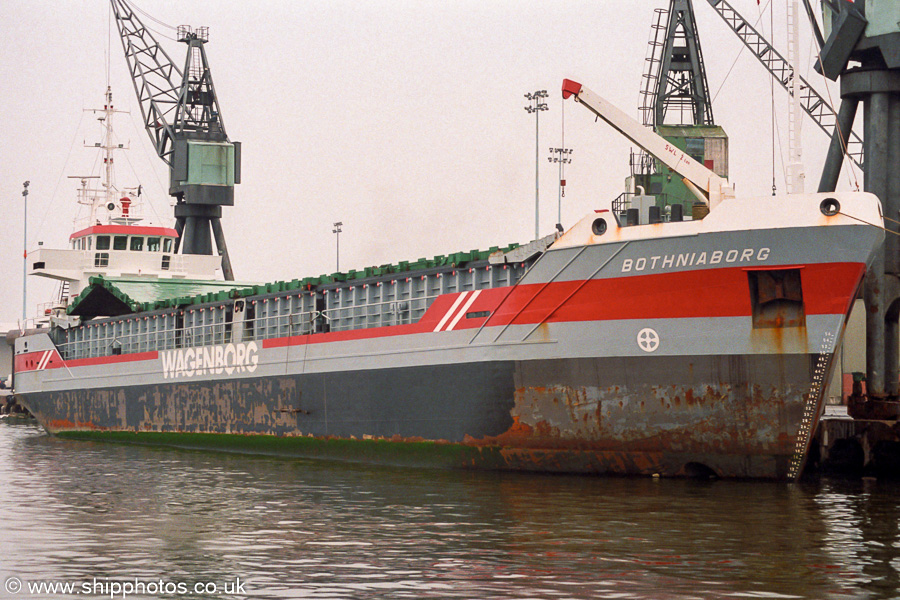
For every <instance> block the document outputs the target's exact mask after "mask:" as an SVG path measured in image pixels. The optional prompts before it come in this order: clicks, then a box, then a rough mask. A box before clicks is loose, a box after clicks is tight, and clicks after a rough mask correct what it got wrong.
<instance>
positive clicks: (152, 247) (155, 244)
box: [147, 237, 159, 252]
mask: <svg viewBox="0 0 900 600" xmlns="http://www.w3.org/2000/svg"><path fill="white" fill-rule="evenodd" d="M147 250H148V251H149V252H159V238H158V237H152V238H147Z"/></svg>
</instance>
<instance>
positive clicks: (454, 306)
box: [434, 292, 469, 331]
mask: <svg viewBox="0 0 900 600" xmlns="http://www.w3.org/2000/svg"><path fill="white" fill-rule="evenodd" d="M468 293H469V292H463V293H462V294H460V295H459V296H458V297H457V298H456V302H454V303H453V306H451V307H450V310H448V311H447V314H445V315H444V318H443V319H441V322H440V323H438V324H437V327H435V328H434V330H435V331H440V330H441V329H442V328H443V327H444V324H445V323H446V322H447V319H449V318H450V317H451V316H453V313H454V311H456V308H457V307H458V306H459V305H460V304H461V303H462V301H463V300H465V298H466V295H468Z"/></svg>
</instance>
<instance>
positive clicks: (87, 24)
mask: <svg viewBox="0 0 900 600" xmlns="http://www.w3.org/2000/svg"><path fill="white" fill-rule="evenodd" d="M136 3H137V5H138V6H139V7H140V8H141V9H143V10H144V11H146V12H148V13H150V14H152V15H153V16H154V17H155V18H157V19H158V20H159V21H162V22H163V23H166V24H168V25H173V26H175V25H179V24H188V25H192V26H200V25H205V26H208V27H209V32H210V41H209V44H208V45H207V53H208V56H209V60H210V63H211V67H212V73H213V79H214V81H215V85H216V90H217V92H218V95H219V100H220V103H221V107H222V114H223V117H224V121H225V125H226V128H227V131H228V134H229V137H230V138H231V139H232V140H236V141H240V142H242V143H243V165H242V175H243V182H242V183H241V184H240V185H239V186H238V187H237V191H236V200H235V206H234V207H230V208H229V207H226V208H225V209H224V217H223V226H224V230H225V234H226V237H227V239H228V246H229V250H230V252H231V256H232V262H233V265H234V270H235V274H236V277H237V279H239V280H244V281H272V280H277V279H292V278H295V277H304V276H309V275H318V274H321V273H330V272H332V271H334V268H335V239H334V237H335V236H334V235H333V234H332V232H331V231H332V223H333V222H334V221H343V223H344V226H343V230H344V233H343V234H342V235H341V267H342V270H347V269H351V268H362V267H366V266H371V265H378V264H383V263H387V262H398V261H400V260H415V259H417V258H419V257H423V256H433V255H435V254H446V253H449V252H455V251H459V250H470V249H474V248H478V249H486V248H488V247H490V246H495V245H505V244H508V243H511V242H519V243H525V242H527V241H529V240H531V239H532V238H533V234H534V183H535V182H534V170H535V117H534V116H533V115H529V114H528V113H526V112H525V110H524V106H525V105H526V103H527V101H526V100H525V98H524V97H523V95H524V94H525V93H526V92H531V91H535V90H538V89H547V90H548V91H549V92H550V98H549V99H548V100H547V102H548V104H549V109H550V110H549V111H548V112H544V113H541V116H540V144H539V153H540V194H541V232H542V235H543V234H549V233H550V232H552V230H553V224H554V223H555V222H556V214H557V189H558V187H557V169H556V167H555V166H554V165H550V164H549V163H548V162H547V157H548V155H549V152H548V148H549V147H551V146H559V145H560V141H561V135H562V131H563V127H562V120H563V115H565V145H566V146H567V147H570V148H572V149H573V150H574V153H573V159H574V162H573V163H572V164H571V165H569V166H568V167H567V173H566V179H567V187H566V197H565V198H564V199H563V205H562V222H563V224H564V225H565V226H567V227H568V226H571V225H572V224H573V223H574V222H575V221H577V220H578V219H579V218H581V217H582V216H583V215H584V214H586V213H588V212H589V211H591V210H593V209H596V208H608V207H609V204H610V202H611V200H613V199H614V198H615V197H616V196H618V195H619V194H620V193H621V192H622V191H623V190H624V179H625V177H626V176H627V175H628V172H629V168H628V152H629V148H630V144H629V143H628V142H627V141H625V140H624V139H622V138H621V137H620V136H619V135H618V134H616V133H615V132H614V131H612V130H611V129H610V128H609V127H608V126H606V125H605V124H603V123H595V122H594V120H593V118H592V116H591V115H590V114H589V113H588V111H587V110H586V109H585V108H584V107H581V106H578V105H575V104H574V103H572V101H571V100H570V101H568V102H567V105H566V106H565V110H564V111H563V107H562V100H561V94H560V93H559V89H560V85H561V82H562V79H563V78H570V79H575V80H577V81H580V82H581V83H583V84H585V85H586V86H588V87H590V88H592V89H594V91H596V92H598V93H600V94H601V95H604V96H606V97H607V98H608V99H609V100H611V101H612V102H614V103H615V104H617V105H618V106H619V107H620V108H622V109H623V110H625V111H626V112H628V113H630V114H632V115H634V116H635V117H637V114H638V113H637V106H638V103H639V89H640V84H641V75H642V73H643V71H644V68H645V57H646V55H647V51H648V44H647V40H648V38H649V35H650V24H651V22H652V21H653V15H654V9H657V8H663V7H665V6H668V1H667V0H636V1H634V2H621V1H613V0H592V1H579V0H566V1H565V2H562V1H560V2H553V1H550V0H543V1H541V2H537V1H532V0H517V1H497V0H478V1H474V0H470V1H453V0H451V1H449V2H448V1H443V2H433V1H428V0H426V1H421V2H411V1H378V2H375V1H371V2H367V1H359V0H355V1H352V2H351V1H330V2H306V1H303V0H293V1H264V0H260V1H256V2H246V1H240V2H238V1H231V0H217V1H211V0H196V1H194V0H184V1H181V2H177V3H176V2H165V1H163V0H139V1H137V2H136ZM732 3H733V5H734V6H735V8H737V9H738V10H739V11H741V12H742V13H743V14H744V15H745V16H747V17H748V18H751V19H752V20H756V19H757V17H758V16H759V10H760V7H758V6H757V2H756V0H733V2H732ZM765 4H766V3H765V2H763V5H765ZM777 4H778V5H779V8H776V15H775V20H776V28H775V34H774V40H775V43H776V45H777V46H778V47H779V48H780V49H781V51H782V53H783V54H786V43H785V39H786V38H785V35H786V34H785V30H784V25H783V23H784V21H785V17H784V8H783V4H784V2H780V1H779V2H777ZM695 11H696V17H697V21H698V28H699V31H700V38H701V42H702V45H703V53H704V59H705V62H706V68H707V75H708V78H709V84H710V88H711V90H712V92H713V93H717V92H718V95H717V97H716V99H715V103H714V107H713V110H714V114H715V118H716V121H717V123H718V124H719V125H722V126H723V127H724V128H725V129H726V132H727V133H728V134H729V136H730V167H731V172H730V175H731V177H730V178H731V180H732V182H733V183H735V184H736V186H737V191H738V193H740V194H750V195H766V194H770V193H771V186H772V168H771V161H772V157H771V153H772V143H771V134H770V127H771V110H770V102H771V96H770V87H769V83H770V82H769V75H768V73H766V72H765V71H764V69H763V68H762V66H761V65H759V64H758V63H757V62H756V59H755V58H754V57H753V56H752V55H751V54H750V53H749V52H746V51H745V52H743V53H741V54H740V56H739V52H740V50H741V44H740V42H739V41H738V40H737V39H736V37H735V36H734V34H733V33H732V32H731V31H730V30H729V29H727V28H726V26H725V24H724V22H723V21H722V20H721V19H720V18H719V16H718V15H717V14H716V13H715V11H714V10H713V9H712V8H711V7H710V6H709V5H708V4H707V2H705V1H703V0H697V1H696V2H695ZM768 22H769V17H768V15H766V16H764V18H763V19H762V23H761V25H760V28H761V29H762V30H763V31H764V32H765V33H766V35H767V36H768V37H770V38H772V36H771V35H769V27H768ZM779 23H781V25H779ZM148 24H149V22H148ZM804 25H806V22H805V20H804ZM154 27H155V28H156V29H157V30H159V31H161V32H163V33H165V34H166V35H169V36H171V37H174V33H173V31H172V30H169V29H167V28H165V27H162V26H157V25H154ZM0 30H2V40H3V45H2V52H0V77H2V79H0V81H2V86H0V135H2V138H0V174H2V177H0V190H2V202H0V219H2V223H3V229H2V232H3V234H2V237H0V252H2V261H0V282H2V283H0V289H2V293H0V322H9V321H15V320H16V319H17V318H19V317H20V316H21V310H22V308H21V306H22V300H21V293H22V284H21V279H22V220H23V205H22V196H21V190H22V187H21V184H22V182H23V181H25V180H30V181H31V188H30V190H31V194H30V196H29V203H28V246H29V248H34V247H36V246H37V243H38V241H43V242H44V245H45V246H47V247H64V246H65V244H66V243H67V241H68V235H69V234H70V233H71V231H72V220H73V218H74V217H75V216H76V212H77V206H76V204H75V188H76V185H77V182H76V181H75V180H70V179H67V177H68V176H70V175H82V174H85V173H87V172H91V171H93V172H94V173H97V172H98V166H97V155H96V153H95V152H93V151H92V150H87V149H84V148H82V143H83V142H87V143H89V144H93V143H94V142H95V141H100V137H99V136H100V129H99V125H98V124H97V122H96V120H95V117H94V116H93V115H91V113H85V112H84V109H87V108H95V107H100V106H102V103H103V94H104V90H105V86H106V79H107V74H106V57H107V52H108V48H110V47H111V68H110V74H111V83H112V86H113V93H114V99H115V104H116V106H117V108H121V109H126V110H130V111H131V114H130V115H120V116H118V117H117V121H116V129H117V138H118V141H119V142H120V143H125V144H130V146H131V148H132V149H131V150H130V151H129V152H128V153H127V158H126V157H124V156H122V157H120V158H119V159H118V164H117V172H118V177H117V180H118V183H119V184H120V185H123V186H125V185H136V184H137V183H141V184H142V185H143V186H144V188H145V193H146V194H147V196H146V197H149V198H151V199H152V200H153V202H152V204H153V207H154V208H155V212H156V214H157V215H158V216H155V215H154V211H153V210H147V211H146V212H147V214H148V216H149V217H150V218H151V219H150V220H152V221H153V222H155V223H160V222H162V223H164V224H167V225H168V224H171V222H172V219H171V217H170V214H171V208H170V206H169V197H168V195H167V193H166V189H165V186H164V183H165V182H167V180H168V171H167V167H166V166H165V165H164V164H163V162H162V161H161V160H160V159H158V158H157V157H156V155H155V154H154V152H153V149H152V147H151V145H150V141H149V138H148V137H147V135H146V133H145V132H144V131H143V129H142V127H141V121H140V111H139V109H138V105H137V100H136V98H135V95H134V89H133V87H132V84H131V81H130V80H129V76H128V70H127V67H126V64H125V59H124V56H123V52H122V46H121V43H120V41H119V39H118V34H117V33H116V31H115V26H114V25H113V37H112V45H111V46H109V45H108V39H109V35H108V34H109V8H108V4H107V3H106V2H105V1H104V0H81V1H76V0H60V1H59V2H37V1H36V0H4V1H3V2H0ZM805 30H808V27H806V28H805ZM161 41H162V42H163V43H165V44H166V47H167V49H168V51H169V53H170V55H172V56H173V58H176V60H177V61H178V62H179V63H180V62H181V61H183V59H184V53H185V48H186V47H185V46H184V45H183V44H179V43H177V42H175V41H171V40H168V39H162V40H161ZM802 47H803V54H804V59H803V61H802V65H803V67H802V72H803V73H804V74H805V75H806V76H807V78H808V79H810V80H811V81H812V82H813V83H814V85H816V86H817V87H818V88H819V89H820V91H823V92H824V83H823V80H822V78H821V76H819V75H817V74H816V73H814V72H813V71H811V69H809V65H811V64H812V61H811V60H810V59H809V58H808V57H809V56H810V52H811V43H810V40H809V36H808V34H807V33H806V32H805V33H804V42H803V44H802ZM736 59H737V62H736V63H735V60H736ZM733 64H734V68H733V71H732V72H731V74H730V75H729V76H727V78H726V75H727V73H728V72H729V69H731V67H732V65H733ZM832 89H833V90H834V91H833V92H832V94H833V96H834V98H835V100H837V97H838V95H837V93H836V88H834V87H833V88H832ZM775 100H776V103H777V105H778V110H779V112H780V114H779V117H778V120H779V122H780V125H781V127H780V130H781V133H782V142H781V147H779V146H778V145H776V152H778V153H779V155H780V154H781V153H782V150H781V148H783V149H784V153H785V154H786V151H787V132H786V126H787V125H786V124H787V117H786V112H785V109H786V106H787V96H786V94H785V93H784V92H783V91H782V90H780V89H777V88H776V90H775ZM803 131H804V158H805V163H806V166H807V173H808V183H807V189H808V190H810V191H813V190H814V189H815V187H816V184H817V182H818V177H819V172H820V169H821V165H822V160H823V157H824V154H825V148H826V147H827V142H828V140H827V138H826V136H825V135H824V134H822V133H821V132H820V131H819V130H818V129H817V128H816V127H814V126H813V125H812V123H811V121H809V120H808V119H807V120H805V122H804V129H803ZM778 160H779V162H778V168H777V174H776V181H777V185H778V187H779V189H780V190H783V189H784V177H783V174H782V173H783V171H782V168H781V162H780V158H779V159H778ZM842 186H843V187H846V186H847V177H845V178H844V179H843V180H842ZM54 290H55V284H48V283H46V282H41V281H40V280H36V279H35V278H30V281H29V297H28V305H29V308H28V312H29V316H32V313H33V311H34V308H33V307H34V305H35V304H36V303H38V302H42V301H46V300H50V299H51V298H50V296H51V295H52V294H53V292H54Z"/></svg>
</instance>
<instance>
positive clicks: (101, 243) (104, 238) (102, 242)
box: [97, 235, 109, 250]
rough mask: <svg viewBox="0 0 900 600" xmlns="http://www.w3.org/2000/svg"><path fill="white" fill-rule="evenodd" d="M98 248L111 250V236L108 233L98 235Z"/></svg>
mask: <svg viewBox="0 0 900 600" xmlns="http://www.w3.org/2000/svg"><path fill="white" fill-rule="evenodd" d="M97 250H109V236H108V235H98V236H97Z"/></svg>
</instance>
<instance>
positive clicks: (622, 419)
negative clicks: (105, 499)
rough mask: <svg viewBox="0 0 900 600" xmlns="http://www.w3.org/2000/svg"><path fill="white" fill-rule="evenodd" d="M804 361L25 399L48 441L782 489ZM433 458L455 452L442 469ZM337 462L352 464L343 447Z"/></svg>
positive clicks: (552, 366)
mask: <svg viewBox="0 0 900 600" xmlns="http://www.w3.org/2000/svg"><path fill="white" fill-rule="evenodd" d="M818 360H819V356H818V355H791V356H785V357H783V358H782V359H781V360H779V361H772V360H771V357H761V356H753V355H746V356H704V357H693V358H690V357H642V358H615V359H579V360H545V361H508V362H496V363H481V364H468V365H444V366H441V367H433V366H426V367H408V368H398V369H383V370H375V371H358V372H352V373H318V374H309V375H295V376H280V377H257V378H247V379H240V380H226V381H204V382H190V383H165V384H154V385H141V386H130V387H125V388H107V389H99V390H98V389H94V390H71V391H60V392H51V393H36V394H31V395H29V397H28V406H29V408H30V410H32V412H34V413H35V414H36V416H37V417H38V418H39V419H40V420H41V422H43V423H47V424H48V426H49V427H50V428H51V429H54V428H57V429H61V430H65V431H69V432H72V431H84V432H91V433H92V436H93V437H98V436H99V437H102V432H135V433H137V434H138V435H136V436H135V437H134V441H138V442H140V441H142V436H141V435H140V434H145V437H147V438H148V440H149V438H150V437H151V436H149V435H146V434H148V433H153V432H155V433H166V432H179V433H182V434H184V433H195V434H231V435H257V436H278V437H280V438H284V437H298V438H300V437H302V438H304V441H305V442H307V443H304V444H303V445H298V446H297V447H296V448H295V453H296V454H299V455H303V454H315V455H322V454H326V455H327V454H328V452H327V443H326V442H327V440H333V439H343V440H357V441H360V442H362V441H366V440H383V441H384V443H386V444H407V443H409V442H410V441H425V442H435V443H436V446H438V448H437V449H439V450H440V453H439V456H440V460H441V461H444V462H442V463H441V464H442V465H444V466H459V467H487V468H507V469H517V470H540V471H557V472H582V473H622V474H653V473H660V474H662V475H679V474H685V473H691V472H692V471H696V470H697V469H699V470H701V472H702V471H703V470H704V469H710V470H711V471H712V472H714V473H716V474H718V475H720V476H727V477H757V478H784V477H787V476H788V473H789V468H790V463H791V460H792V459H793V458H794V454H795V451H796V448H795V445H794V443H793V442H794V440H795V439H796V438H797V435H798V429H799V427H800V426H801V424H802V422H803V414H804V410H805V409H807V402H808V400H809V381H810V380H811V379H812V377H813V372H814V370H815V368H816V364H817V361H818ZM309 440H321V441H322V442H323V444H322V445H320V446H319V447H316V445H311V444H310V443H308V442H309ZM184 445H201V446H202V445H203V444H194V443H193V442H192V441H191V438H190V436H185V439H184ZM447 446H451V447H452V446H458V447H459V448H460V450H462V449H465V451H461V452H460V453H459V454H458V460H455V461H450V464H449V465H448V464H447V462H446V459H445V457H446V455H447ZM256 448H257V449H258V450H260V451H266V449H265V445H264V444H262V445H257V446H256ZM279 448H283V447H282V446H279ZM360 450H361V451H360V454H359V456H358V457H357V458H358V459H360V460H365V459H366V455H365V445H364V444H363V445H362V446H361V448H360ZM428 454H429V453H428V451H427V449H424V450H422V451H421V452H419V453H417V454H416V455H415V458H414V459H413V462H415V463H426V464H427V463H429V462H431V461H430V460H429V456H428ZM340 457H341V458H351V459H353V458H354V457H353V455H352V453H351V454H350V455H348V454H347V452H346V449H345V448H343V447H342V448H341V455H340Z"/></svg>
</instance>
